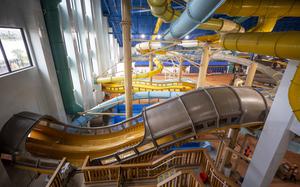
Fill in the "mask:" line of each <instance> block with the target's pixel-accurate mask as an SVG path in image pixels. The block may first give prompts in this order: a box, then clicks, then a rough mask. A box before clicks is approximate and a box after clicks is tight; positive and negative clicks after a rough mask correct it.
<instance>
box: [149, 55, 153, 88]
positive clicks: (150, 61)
mask: <svg viewBox="0 0 300 187" xmlns="http://www.w3.org/2000/svg"><path fill="white" fill-rule="evenodd" d="M152 70H153V55H152V54H150V55H149V71H152ZM149 81H150V84H152V77H149Z"/></svg>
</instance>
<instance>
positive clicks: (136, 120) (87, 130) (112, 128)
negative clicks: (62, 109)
mask: <svg viewBox="0 0 300 187" xmlns="http://www.w3.org/2000/svg"><path fill="white" fill-rule="evenodd" d="M143 120H144V119H143V116H142V113H141V114H138V115H136V116H134V117H131V118H128V119H126V120H124V121H121V122H119V123H116V124H114V125H108V126H102V127H79V126H74V125H69V124H65V123H60V122H57V121H50V120H47V121H45V122H44V123H43V121H41V122H40V123H39V125H41V126H46V127H50V128H54V129H56V130H61V131H63V132H67V133H73V134H80V135H104V134H110V133H113V132H119V131H123V130H126V129H128V128H130V127H133V126H136V125H138V124H141V123H142V122H143ZM37 127H38V126H37Z"/></svg>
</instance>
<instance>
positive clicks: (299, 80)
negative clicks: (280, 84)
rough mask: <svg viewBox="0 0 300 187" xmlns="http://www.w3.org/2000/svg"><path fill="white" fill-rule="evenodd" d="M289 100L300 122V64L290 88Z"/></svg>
mask: <svg viewBox="0 0 300 187" xmlns="http://www.w3.org/2000/svg"><path fill="white" fill-rule="evenodd" d="M289 102H290V105H291V108H292V110H293V112H294V114H295V116H296V118H297V119H298V121H299V122H300V66H299V65H298V68H297V70H296V73H295V75H294V78H293V80H292V82H291V86H290V88H289Z"/></svg>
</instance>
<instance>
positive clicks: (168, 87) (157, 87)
mask: <svg viewBox="0 0 300 187" xmlns="http://www.w3.org/2000/svg"><path fill="white" fill-rule="evenodd" d="M195 88H196V84H194V83H191V82H178V81H177V82H176V81H174V82H152V83H150V82H146V81H133V82H132V89H133V92H141V91H174V92H187V91H190V90H193V89H195ZM103 91H105V92H109V93H124V92H125V88H124V84H123V83H121V82H120V83H111V84H103Z"/></svg>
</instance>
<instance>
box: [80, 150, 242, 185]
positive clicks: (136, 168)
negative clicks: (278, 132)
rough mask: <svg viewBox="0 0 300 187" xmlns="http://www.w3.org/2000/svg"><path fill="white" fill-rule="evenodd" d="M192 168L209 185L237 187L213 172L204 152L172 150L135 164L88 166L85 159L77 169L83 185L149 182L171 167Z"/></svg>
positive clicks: (221, 175) (208, 157)
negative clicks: (196, 168)
mask: <svg viewBox="0 0 300 187" xmlns="http://www.w3.org/2000/svg"><path fill="white" fill-rule="evenodd" d="M175 158H176V159H175ZM195 166H200V167H201V168H202V169H203V171H204V172H205V173H207V175H208V176H209V181H210V183H211V185H212V186H218V184H226V185H227V186H228V187H236V186H237V185H236V184H235V183H234V182H233V181H231V180H230V179H229V178H227V177H226V176H225V175H223V174H222V173H220V172H219V171H218V170H217V168H216V167H215V166H214V162H213V160H212V159H211V158H210V156H209V154H208V152H207V150H206V149H190V150H176V151H172V152H171V153H169V154H166V155H164V156H163V157H161V158H159V159H156V160H155V161H152V162H147V163H137V164H117V165H105V166H89V157H87V158H86V160H85V162H84V164H83V166H82V168H81V170H82V171H83V173H84V178H85V183H88V184H93V183H96V182H112V181H118V180H119V179H120V175H121V176H122V180H124V181H127V180H138V179H153V178H157V177H158V176H159V175H161V174H162V173H164V172H166V171H169V170H170V169H171V168H174V167H176V168H178V167H179V168H180V167H184V168H189V167H195ZM118 172H120V174H118Z"/></svg>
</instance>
